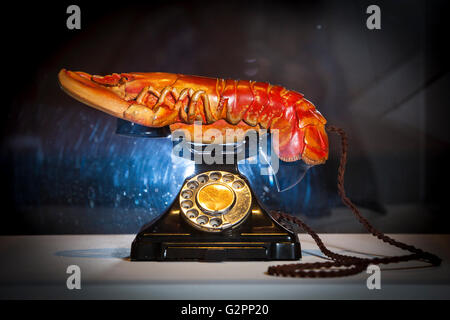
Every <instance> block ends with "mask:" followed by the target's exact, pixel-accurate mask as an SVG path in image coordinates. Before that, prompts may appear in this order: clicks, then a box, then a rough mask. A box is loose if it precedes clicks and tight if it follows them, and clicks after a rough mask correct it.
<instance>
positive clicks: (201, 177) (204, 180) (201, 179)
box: [197, 174, 209, 183]
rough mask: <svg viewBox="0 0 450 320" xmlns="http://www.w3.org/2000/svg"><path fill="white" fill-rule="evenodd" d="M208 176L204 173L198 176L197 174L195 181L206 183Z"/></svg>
mask: <svg viewBox="0 0 450 320" xmlns="http://www.w3.org/2000/svg"><path fill="white" fill-rule="evenodd" d="M208 180H209V178H208V176H207V175H206V174H202V175H200V176H198V178H197V181H198V182H200V183H206V182H208Z"/></svg>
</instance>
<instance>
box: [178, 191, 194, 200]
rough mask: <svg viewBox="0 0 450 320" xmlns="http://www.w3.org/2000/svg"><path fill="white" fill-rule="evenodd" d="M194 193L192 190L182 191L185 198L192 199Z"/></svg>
mask: <svg viewBox="0 0 450 320" xmlns="http://www.w3.org/2000/svg"><path fill="white" fill-rule="evenodd" d="M192 195H193V193H192V191H191V190H184V191H183V192H182V193H181V196H182V197H183V198H184V199H190V198H192Z"/></svg>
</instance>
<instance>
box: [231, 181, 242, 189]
mask: <svg viewBox="0 0 450 320" xmlns="http://www.w3.org/2000/svg"><path fill="white" fill-rule="evenodd" d="M243 187H244V183H243V182H242V181H235V182H233V188H235V189H241V188H243Z"/></svg>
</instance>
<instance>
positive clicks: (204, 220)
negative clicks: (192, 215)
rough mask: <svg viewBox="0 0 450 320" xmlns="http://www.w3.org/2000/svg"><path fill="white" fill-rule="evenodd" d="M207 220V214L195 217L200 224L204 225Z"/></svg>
mask: <svg viewBox="0 0 450 320" xmlns="http://www.w3.org/2000/svg"><path fill="white" fill-rule="evenodd" d="M208 220H209V219H208V217H207V216H200V217H198V218H197V223H198V224H201V225H204V224H207V223H208Z"/></svg>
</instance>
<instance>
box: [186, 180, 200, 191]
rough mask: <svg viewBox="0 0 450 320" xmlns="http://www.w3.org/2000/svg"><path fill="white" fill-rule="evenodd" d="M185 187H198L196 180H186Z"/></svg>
mask: <svg viewBox="0 0 450 320" xmlns="http://www.w3.org/2000/svg"><path fill="white" fill-rule="evenodd" d="M187 187H188V188H189V189H192V190H194V189H197V188H198V182H197V181H190V182H188V184H187Z"/></svg>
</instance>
